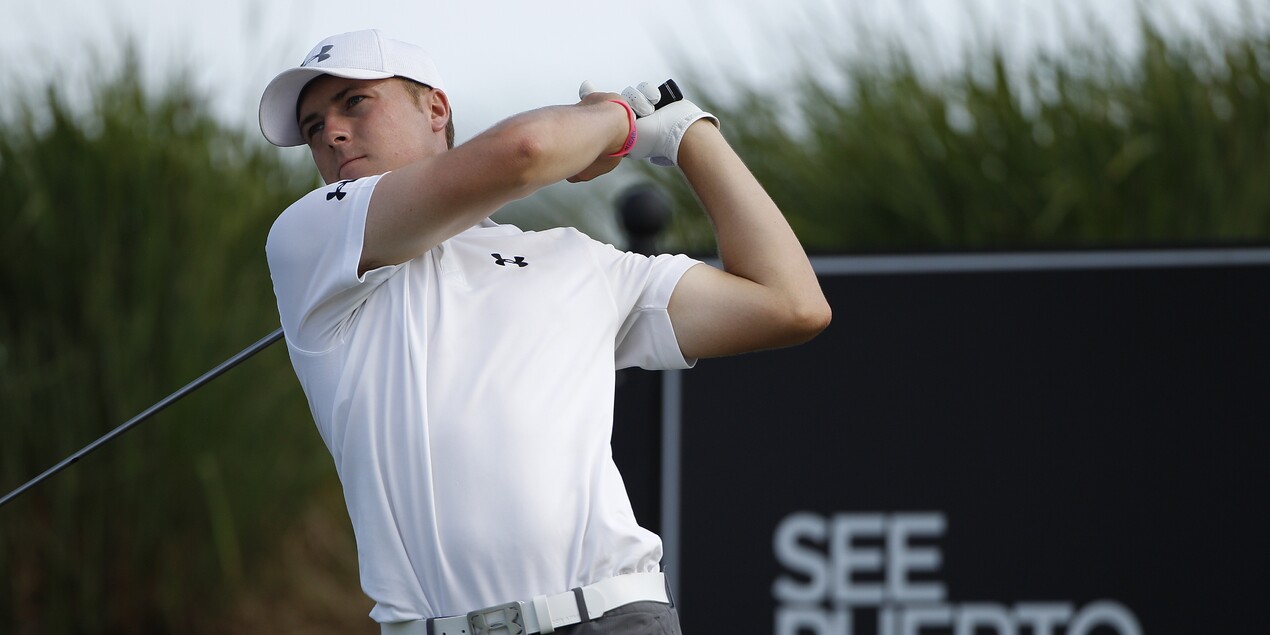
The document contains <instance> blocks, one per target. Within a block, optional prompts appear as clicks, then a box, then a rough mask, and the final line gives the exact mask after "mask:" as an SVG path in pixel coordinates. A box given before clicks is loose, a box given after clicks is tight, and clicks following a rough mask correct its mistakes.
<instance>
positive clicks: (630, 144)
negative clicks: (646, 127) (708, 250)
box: [609, 99, 639, 157]
mask: <svg viewBox="0 0 1270 635" xmlns="http://www.w3.org/2000/svg"><path fill="white" fill-rule="evenodd" d="M609 101H611V102H613V103H615V104H621V105H622V107H623V108H625V109H626V117H627V118H628V119H629V120H630V124H631V133H630V134H628V135H626V143H625V144H623V145H622V149H621V150H618V151H617V152H614V153H613V154H610V155H609V156H610V157H624V156H626V155H628V154H630V153H631V148H634V147H635V140H636V139H638V138H639V132H638V131H636V130H635V110H634V109H633V108H631V105H630V104H628V103H626V102H624V101H622V100H620V99H610V100H609Z"/></svg>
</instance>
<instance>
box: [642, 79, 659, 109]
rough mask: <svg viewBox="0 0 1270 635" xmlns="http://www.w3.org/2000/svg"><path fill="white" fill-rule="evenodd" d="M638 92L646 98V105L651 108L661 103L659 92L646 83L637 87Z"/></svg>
mask: <svg viewBox="0 0 1270 635" xmlns="http://www.w3.org/2000/svg"><path fill="white" fill-rule="evenodd" d="M639 92H641V93H643V94H644V97H647V98H648V103H650V104H652V105H653V106H656V105H657V103H658V102H660V101H661V90H660V89H658V88H657V87H656V86H653V85H652V84H650V83H648V82H643V83H641V84H640V85H639Z"/></svg>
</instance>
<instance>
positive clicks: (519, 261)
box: [490, 254, 529, 267]
mask: <svg viewBox="0 0 1270 635" xmlns="http://www.w3.org/2000/svg"><path fill="white" fill-rule="evenodd" d="M490 255H491V256H493V257H494V264H496V265H498V266H500V267H506V266H507V265H509V264H510V265H516V266H517V267H528V266H529V263H527V262H525V257H524V256H513V257H511V258H504V257H503V255H502V254H490Z"/></svg>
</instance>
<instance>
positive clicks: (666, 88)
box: [653, 79, 684, 110]
mask: <svg viewBox="0 0 1270 635" xmlns="http://www.w3.org/2000/svg"><path fill="white" fill-rule="evenodd" d="M657 91H658V92H660V93H661V99H658V100H657V105H656V106H653V110H661V108H662V106H668V105H670V104H673V103H675V102H677V101H679V100H681V99H683V98H684V94H683V91H681V90H679V84H676V83H675V80H673V79H668V80H666V82H665V83H663V84H662V85H661V86H658V87H657Z"/></svg>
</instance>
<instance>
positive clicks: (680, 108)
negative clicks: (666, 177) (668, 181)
mask: <svg viewBox="0 0 1270 635" xmlns="http://www.w3.org/2000/svg"><path fill="white" fill-rule="evenodd" d="M595 90H596V89H595V86H594V85H593V84H591V82H589V81H586V82H582V87H581V88H579V89H578V95H579V97H582V98H585V97H586V96H587V95H589V94H591V93H593V92H595ZM622 98H623V99H624V100H626V103H627V104H628V105H630V107H631V109H632V110H634V111H635V117H636V119H635V130H636V132H638V133H639V138H638V139H637V140H636V141H635V146H634V147H632V148H631V151H630V154H628V155H626V156H627V158H630V159H648V160H649V161H651V162H653V163H654V164H656V165H661V166H673V165H677V164H678V159H679V144H680V142H682V141H683V138H684V134H685V133H686V132H688V126H691V125H692V124H693V123H694V122H696V121H697V120H698V119H702V118H708V119H709V120H710V121H711V122H713V123H714V125H715V126H718V125H719V119H718V117H715V116H714V115H712V114H710V113H708V112H705V111H704V110H702V109H701V108H699V107H698V106H697V105H696V104H694V103H692V102H690V101H688V100H686V99H681V100H679V101H676V102H673V103H670V104H667V105H665V106H663V107H661V108H660V109H659V108H657V104H658V102H660V101H661V91H659V90H658V89H657V87H656V86H653V85H652V84H650V83H648V82H644V83H642V84H640V85H639V87H638V88H630V87H628V88H627V89H626V90H624V91H622Z"/></svg>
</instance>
